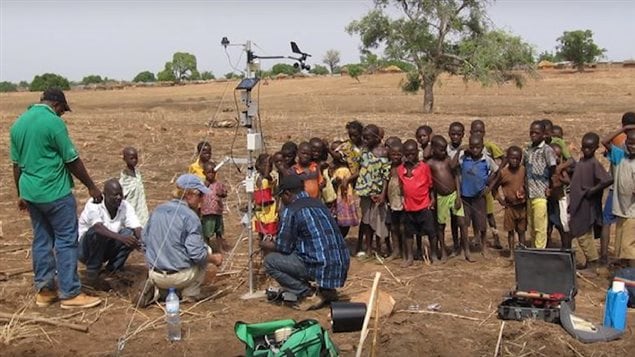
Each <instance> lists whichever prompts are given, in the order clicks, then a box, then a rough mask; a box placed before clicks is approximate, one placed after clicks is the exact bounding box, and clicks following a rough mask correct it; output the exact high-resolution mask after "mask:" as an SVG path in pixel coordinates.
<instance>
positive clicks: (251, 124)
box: [242, 41, 264, 299]
mask: <svg viewBox="0 0 635 357" xmlns="http://www.w3.org/2000/svg"><path fill="white" fill-rule="evenodd" d="M245 51H247V71H246V78H252V72H251V64H252V60H253V53H252V52H251V41H247V43H245ZM245 92H246V93H245V105H246V106H247V113H246V120H247V122H248V125H247V136H248V137H249V135H250V134H253V133H255V132H257V130H256V129H257V128H256V121H255V120H252V118H251V117H250V114H249V113H250V110H249V109H250V107H251V106H252V102H251V89H247V90H246V91H245ZM247 151H248V152H249V155H248V157H247V179H246V183H247V185H246V188H247V197H249V200H248V202H247V240H248V247H249V248H248V250H249V261H248V269H249V292H248V293H247V294H245V295H243V296H242V298H243V299H253V298H260V297H263V296H264V293H261V294H257V293H256V292H255V291H254V259H253V255H254V232H253V230H252V226H251V220H252V219H253V208H252V206H251V205H252V202H253V197H254V189H255V182H254V152H253V150H249V148H248V150H247Z"/></svg>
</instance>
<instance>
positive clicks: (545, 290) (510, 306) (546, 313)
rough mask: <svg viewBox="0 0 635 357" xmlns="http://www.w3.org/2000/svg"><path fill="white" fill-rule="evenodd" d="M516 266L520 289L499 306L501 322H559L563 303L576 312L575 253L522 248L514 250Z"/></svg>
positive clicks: (511, 293)
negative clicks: (528, 320)
mask: <svg viewBox="0 0 635 357" xmlns="http://www.w3.org/2000/svg"><path fill="white" fill-rule="evenodd" d="M514 266H515V270H516V290H515V291H512V292H510V294H509V296H507V297H505V300H503V302H502V303H501V304H500V305H498V317H499V318H500V319H502V320H517V321H521V320H526V319H534V320H542V321H547V322H554V323H559V322H560V305H561V304H568V305H569V307H570V308H571V310H575V295H576V294H577V293H578V289H577V287H576V275H575V257H574V255H573V251H571V250H560V249H531V248H524V247H519V248H517V249H516V250H515V251H514Z"/></svg>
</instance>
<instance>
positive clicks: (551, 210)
mask: <svg viewBox="0 0 635 357" xmlns="http://www.w3.org/2000/svg"><path fill="white" fill-rule="evenodd" d="M549 146H551V148H552V149H553V153H554V155H555V156H556V170H555V172H554V174H553V176H551V188H549V190H548V195H547V216H548V222H547V246H548V245H549V242H550V239H551V238H550V237H551V232H552V231H553V228H554V227H555V228H556V230H557V231H558V233H559V234H560V241H561V247H562V248H564V249H571V235H570V233H569V184H570V183H571V177H570V176H569V171H570V169H563V166H564V165H567V166H569V164H567V163H566V162H563V161H564V158H563V156H562V148H561V147H560V145H558V144H554V143H551V144H549Z"/></svg>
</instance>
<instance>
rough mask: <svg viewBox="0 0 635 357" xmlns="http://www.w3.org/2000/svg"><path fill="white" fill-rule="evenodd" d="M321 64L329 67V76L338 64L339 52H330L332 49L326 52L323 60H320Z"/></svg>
mask: <svg viewBox="0 0 635 357" xmlns="http://www.w3.org/2000/svg"><path fill="white" fill-rule="evenodd" d="M322 63H324V64H325V65H327V66H329V70H330V71H331V74H333V71H334V70H335V68H336V67H337V65H338V64H339V63H340V51H338V50H332V49H331V50H328V51H326V54H325V55H324V58H323V59H322Z"/></svg>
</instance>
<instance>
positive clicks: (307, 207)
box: [276, 191, 350, 289]
mask: <svg viewBox="0 0 635 357" xmlns="http://www.w3.org/2000/svg"><path fill="white" fill-rule="evenodd" d="M276 250H277V251H278V252H280V253H283V254H292V253H295V254H297V255H298V257H300V260H302V262H303V263H304V265H305V267H306V270H307V272H308V274H309V276H310V277H311V278H312V279H314V280H315V282H316V283H317V285H318V286H319V287H322V288H326V289H335V288H339V287H342V286H344V283H345V282H346V276H347V274H348V267H349V264H350V258H349V251H348V247H347V246H346V242H345V241H344V237H342V234H341V233H340V230H339V228H338V227H337V223H336V222H335V220H334V219H333V217H332V216H331V214H330V212H329V210H328V208H327V207H326V206H325V205H324V203H322V202H321V201H319V200H317V199H314V198H310V197H309V195H308V194H307V193H306V192H304V191H302V192H300V193H298V194H297V196H296V199H295V201H293V202H292V203H291V204H289V205H287V206H286V207H285V208H284V210H283V211H282V213H281V215H280V225H279V227H278V237H277V239H276Z"/></svg>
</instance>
